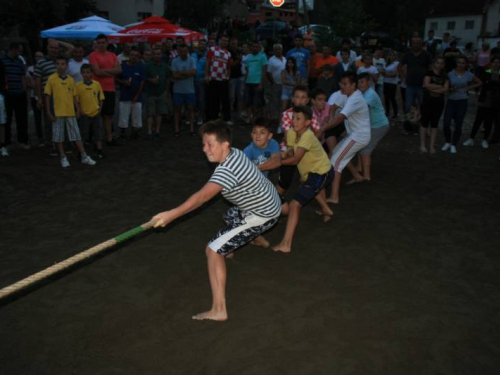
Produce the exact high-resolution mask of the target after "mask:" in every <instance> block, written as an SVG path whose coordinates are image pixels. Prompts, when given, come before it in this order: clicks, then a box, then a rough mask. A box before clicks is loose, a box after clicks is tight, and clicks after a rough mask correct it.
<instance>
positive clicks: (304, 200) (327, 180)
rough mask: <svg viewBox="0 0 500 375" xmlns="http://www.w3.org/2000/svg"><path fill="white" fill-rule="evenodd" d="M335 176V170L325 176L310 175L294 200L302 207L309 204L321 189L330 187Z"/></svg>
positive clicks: (301, 185)
mask: <svg viewBox="0 0 500 375" xmlns="http://www.w3.org/2000/svg"><path fill="white" fill-rule="evenodd" d="M334 176H335V172H334V171H333V168H330V170H329V171H328V172H327V173H325V174H317V173H309V175H308V176H307V180H306V181H305V182H303V183H301V184H300V186H299V191H298V192H297V194H295V195H294V196H293V198H292V199H294V200H296V201H297V202H299V203H300V205H301V206H302V207H304V206H305V205H306V204H308V203H309V202H310V201H312V200H313V199H314V197H315V196H316V195H318V194H319V192H320V191H321V189H324V188H325V187H327V186H328V185H330V184H331V183H332V181H333V178H334Z"/></svg>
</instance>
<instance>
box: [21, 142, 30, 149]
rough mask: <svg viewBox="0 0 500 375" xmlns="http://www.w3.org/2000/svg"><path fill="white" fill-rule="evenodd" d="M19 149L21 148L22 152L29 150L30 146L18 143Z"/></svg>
mask: <svg viewBox="0 0 500 375" xmlns="http://www.w3.org/2000/svg"><path fill="white" fill-rule="evenodd" d="M19 147H20V148H22V149H23V150H29V149H31V146H30V145H29V144H27V143H19Z"/></svg>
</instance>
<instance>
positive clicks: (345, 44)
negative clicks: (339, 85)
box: [336, 39, 358, 80]
mask: <svg viewBox="0 0 500 375" xmlns="http://www.w3.org/2000/svg"><path fill="white" fill-rule="evenodd" d="M344 50H347V51H348V53H349V63H353V62H355V61H356V58H357V57H358V55H357V54H356V51H354V50H352V49H351V41H350V39H343V40H342V44H341V48H340V50H339V51H338V52H337V55H336V57H337V60H339V61H341V60H342V61H343V59H342V51H344ZM339 80H340V77H339Z"/></svg>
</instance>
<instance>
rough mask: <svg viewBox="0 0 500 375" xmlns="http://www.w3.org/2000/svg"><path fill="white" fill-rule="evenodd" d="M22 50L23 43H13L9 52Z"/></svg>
mask: <svg viewBox="0 0 500 375" xmlns="http://www.w3.org/2000/svg"><path fill="white" fill-rule="evenodd" d="M20 48H21V43H18V42H12V43H11V44H9V50H13V49H20Z"/></svg>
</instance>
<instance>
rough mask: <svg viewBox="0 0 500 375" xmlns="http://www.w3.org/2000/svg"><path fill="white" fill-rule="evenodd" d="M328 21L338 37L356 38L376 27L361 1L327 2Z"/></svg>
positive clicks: (342, 0) (340, 0)
mask: <svg viewBox="0 0 500 375" xmlns="http://www.w3.org/2000/svg"><path fill="white" fill-rule="evenodd" d="M328 13H329V19H330V20H331V27H332V30H333V32H334V34H335V35H336V36H338V37H356V36H359V35H360V34H362V33H363V32H365V31H368V30H373V29H375V28H377V27H378V24H377V22H375V20H374V18H373V17H372V16H371V14H368V13H367V12H366V10H365V7H364V5H363V3H362V2H361V1H354V0H339V1H332V2H328Z"/></svg>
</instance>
